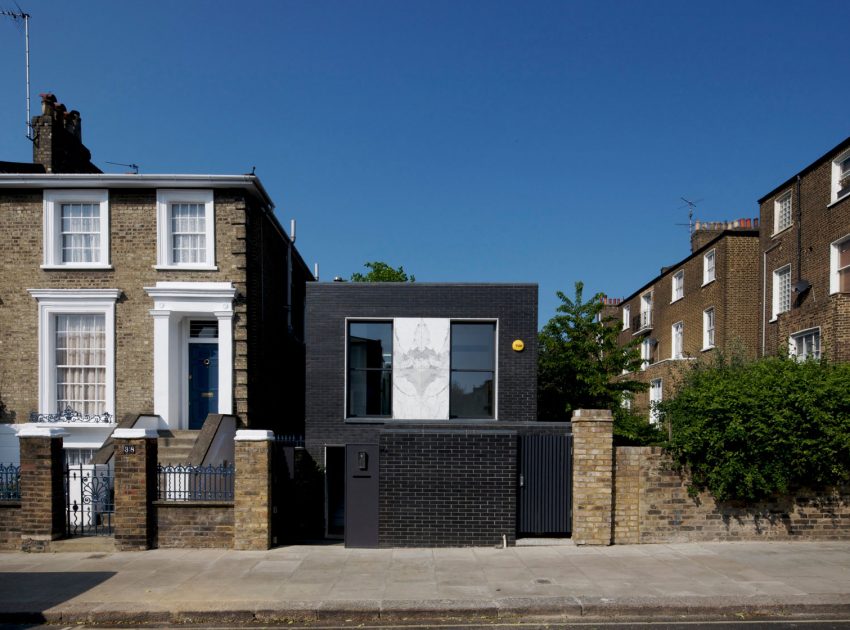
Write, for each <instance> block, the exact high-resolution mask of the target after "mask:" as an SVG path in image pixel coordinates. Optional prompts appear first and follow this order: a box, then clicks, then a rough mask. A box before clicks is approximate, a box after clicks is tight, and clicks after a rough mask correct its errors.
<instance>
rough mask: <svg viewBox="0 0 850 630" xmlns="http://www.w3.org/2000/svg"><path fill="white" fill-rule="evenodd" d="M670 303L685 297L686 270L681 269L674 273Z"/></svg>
mask: <svg viewBox="0 0 850 630" xmlns="http://www.w3.org/2000/svg"><path fill="white" fill-rule="evenodd" d="M670 288H671V291H670V303H671V304H672V303H673V302H678V301H679V300H681V299H682V298H683V297H685V270H684V269H679V271H677V272H676V273H674V274H673V280H672V282H671V283H670Z"/></svg>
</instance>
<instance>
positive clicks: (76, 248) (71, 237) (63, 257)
mask: <svg viewBox="0 0 850 630" xmlns="http://www.w3.org/2000/svg"><path fill="white" fill-rule="evenodd" d="M42 267H43V268H46V269H53V268H61V269H104V268H109V195H108V192H107V191H105V190H47V191H45V192H44V259H43V265H42Z"/></svg>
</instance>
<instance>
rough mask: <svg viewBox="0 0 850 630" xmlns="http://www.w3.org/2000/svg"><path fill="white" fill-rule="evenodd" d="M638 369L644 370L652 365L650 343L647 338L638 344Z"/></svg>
mask: <svg viewBox="0 0 850 630" xmlns="http://www.w3.org/2000/svg"><path fill="white" fill-rule="evenodd" d="M640 358H641V363H640V369H641V370H645V369H646V368H648V367H649V366H650V364H651V363H652V342H651V341H650V340H649V337H644V338H643V340H641V342H640Z"/></svg>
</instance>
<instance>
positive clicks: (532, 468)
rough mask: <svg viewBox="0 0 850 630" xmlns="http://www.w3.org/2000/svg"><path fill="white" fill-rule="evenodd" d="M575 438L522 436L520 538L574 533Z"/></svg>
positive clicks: (518, 526) (518, 519)
mask: <svg viewBox="0 0 850 630" xmlns="http://www.w3.org/2000/svg"><path fill="white" fill-rule="evenodd" d="M572 438H573V436H572V435H521V436H519V514H518V518H517V530H518V531H517V533H518V534H519V535H525V536H529V535H530V536H567V535H569V534H570V533H571V531H572V497H571V490H572V489H571V484H572V468H573V466H572Z"/></svg>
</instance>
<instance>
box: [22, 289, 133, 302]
mask: <svg viewBox="0 0 850 630" xmlns="http://www.w3.org/2000/svg"><path fill="white" fill-rule="evenodd" d="M27 291H28V292H29V294H30V295H31V296H33V297H34V298H35V299H36V300H110V301H112V302H114V301H115V300H117V299H118V298H119V297H121V289H27Z"/></svg>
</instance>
